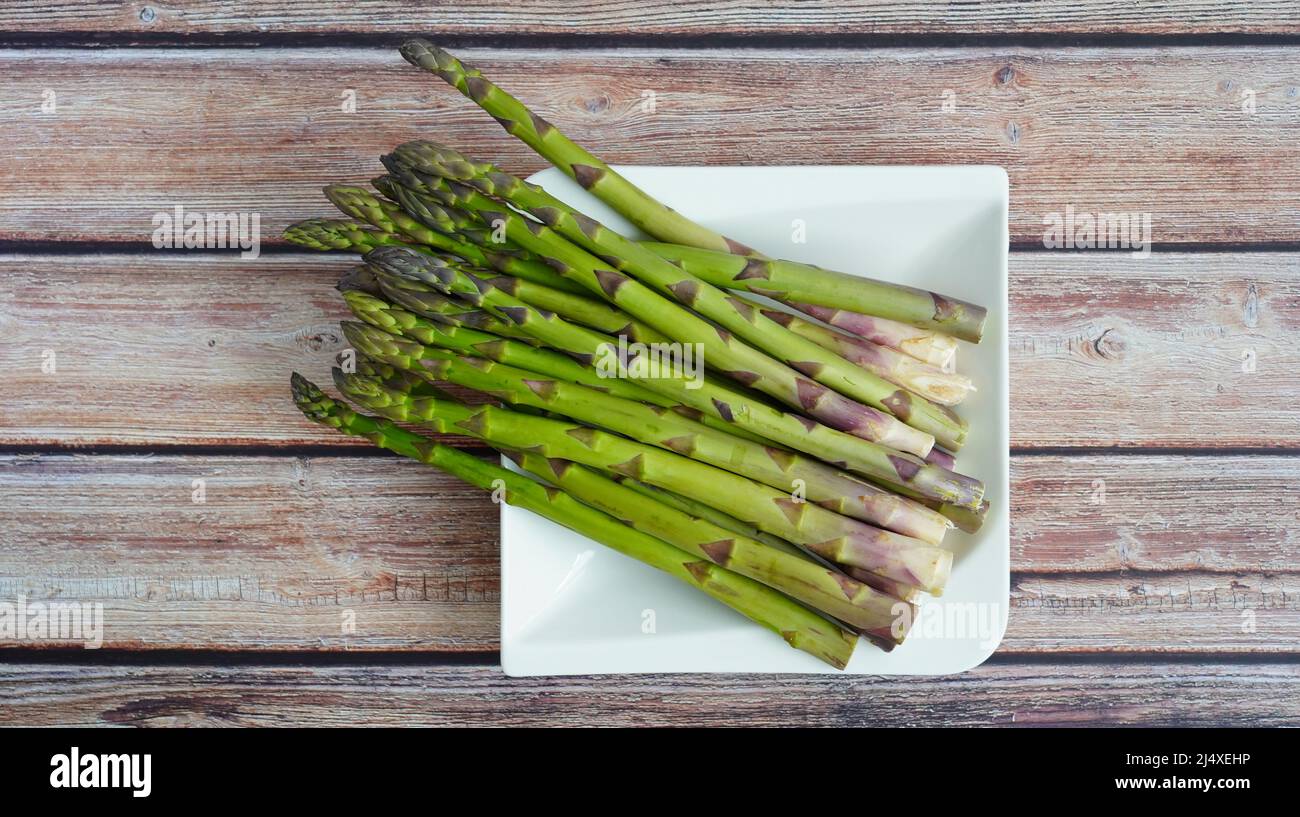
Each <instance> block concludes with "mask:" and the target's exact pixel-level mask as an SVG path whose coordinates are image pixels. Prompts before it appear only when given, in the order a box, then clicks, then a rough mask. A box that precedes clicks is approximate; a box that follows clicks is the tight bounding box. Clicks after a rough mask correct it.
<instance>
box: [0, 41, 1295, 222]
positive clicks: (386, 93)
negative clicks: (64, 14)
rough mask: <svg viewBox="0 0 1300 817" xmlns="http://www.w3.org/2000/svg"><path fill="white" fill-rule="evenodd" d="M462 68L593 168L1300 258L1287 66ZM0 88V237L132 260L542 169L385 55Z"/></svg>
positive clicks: (1024, 52) (1281, 50) (577, 64)
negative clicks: (822, 177) (674, 167)
mask: <svg viewBox="0 0 1300 817" xmlns="http://www.w3.org/2000/svg"><path fill="white" fill-rule="evenodd" d="M464 56H465V57H466V58H467V59H471V60H473V61H475V62H477V63H479V64H481V66H482V67H483V68H484V69H485V70H487V71H489V72H490V73H491V75H492V76H493V77H496V78H498V79H499V81H500V82H501V83H502V84H503V85H505V86H506V87H508V88H509V89H511V90H513V91H514V92H515V93H517V94H518V95H519V96H520V97H521V98H523V99H524V100H526V101H528V102H529V103H531V104H533V105H534V106H535V107H536V109H537V110H538V112H539V113H541V114H542V115H544V116H546V117H548V118H549V119H551V120H553V121H554V122H556V123H557V124H559V125H560V126H561V127H563V128H565V129H566V130H568V131H569V132H570V133H571V135H573V136H574V137H575V138H576V139H578V140H579V141H581V142H584V143H585V144H588V145H589V146H590V147H592V148H593V149H595V150H596V151H598V152H600V153H601V154H603V155H604V156H605V158H607V159H608V160H610V161H613V162H623V163H642V164H715V165H716V164H736V165H744V164H789V163H791V162H794V163H809V164H952V163H958V164H994V165H1003V166H1005V167H1006V168H1007V169H1008V171H1009V173H1010V176H1011V190H1012V201H1011V236H1012V239H1013V240H1015V241H1024V242H1040V241H1041V240H1042V237H1043V233H1044V226H1043V222H1044V217H1045V216H1048V215H1049V214H1052V213H1064V212H1065V211H1066V208H1067V207H1069V206H1072V207H1074V208H1075V210H1076V211H1078V212H1080V213H1083V212H1088V213H1098V212H1124V213H1128V212H1134V213H1146V214H1149V215H1150V218H1151V227H1152V236H1153V240H1154V241H1155V242H1156V243H1157V244H1159V243H1170V242H1227V243H1233V244H1237V243H1241V242H1256V241H1273V242H1278V241H1300V196H1297V195H1296V188H1295V179H1296V178H1297V177H1300V173H1298V172H1297V171H1300V141H1297V140H1296V139H1295V138H1294V131H1295V127H1296V123H1297V121H1300V90H1298V87H1300V86H1298V85H1297V83H1300V75H1297V74H1296V71H1295V65H1296V60H1295V52H1294V49H1292V48H1288V47H1284V46H1260V47H1253V48H1250V49H1237V48H1210V47H1207V48H1157V49H1142V50H1133V49H1106V48H1079V49H1061V50H1054V51H1044V50H1038V49H1032V48H1014V47H1007V48H967V49H951V50H948V49H944V50H937V51H936V50H912V49H886V50H883V51H882V50H811V51H786V50H761V49H756V50H736V51H726V52H724V51H711V50H705V51H699V50H677V51H672V52H664V51H662V50H659V49H654V50H650V49H628V50H594V51H587V50H579V51H571V50H563V51H557V50H540V49H537V50H534V49H518V50H481V49H468V50H466V51H465V52H464ZM794 66H797V69H798V70H793V67H794ZM0 73H3V74H4V75H6V76H7V77H10V78H11V80H10V82H9V94H8V97H9V98H10V99H11V100H14V103H13V104H11V105H8V106H6V107H5V108H4V109H3V110H0V126H3V127H4V129H5V133H6V135H7V147H8V149H7V150H6V151H5V152H4V154H3V156H0V196H2V197H3V198H4V200H5V202H6V203H7V206H6V209H5V210H4V211H3V215H2V216H0V219H2V220H0V239H16V240H111V241H131V242H143V241H148V240H149V237H150V235H151V233H152V232H153V222H152V218H153V216H154V214H155V213H157V212H159V211H165V212H170V211H171V209H172V208H173V207H174V206H175V205H178V204H179V205H183V206H185V207H186V208H189V209H191V210H199V211H215V212H229V211H252V212H257V213H259V214H260V216H261V219H262V227H263V229H264V230H265V235H268V236H270V235H275V234H277V233H278V229H279V228H280V227H282V226H283V225H284V224H285V223H286V222H288V221H290V220H293V219H295V218H300V217H303V216H305V215H310V214H313V213H318V212H321V211H322V206H321V201H320V197H319V194H318V192H317V191H318V189H319V187H320V186H321V185H322V184H324V183H326V182H329V181H360V180H364V179H366V178H368V177H370V176H372V175H374V174H375V173H376V172H377V171H378V170H379V164H378V163H377V160H376V157H377V156H378V155H379V154H380V153H381V152H383V151H386V150H388V149H390V148H391V147H392V146H393V145H395V144H397V143H399V142H401V141H405V140H407V139H411V138H415V137H430V136H433V137H436V138H439V139H441V140H443V141H446V142H448V143H451V144H455V145H463V146H470V147H472V148H473V150H474V152H475V153H476V154H477V155H478V156H479V157H480V158H485V159H495V160H498V161H500V162H501V163H502V164H503V165H504V166H505V167H506V168H507V169H510V170H512V171H520V172H528V171H532V170H536V169H538V168H539V167H541V166H542V163H541V161H540V160H539V159H538V158H537V157H536V156H534V155H533V154H531V152H529V151H528V149H527V148H525V147H524V146H523V145H522V144H520V143H518V142H516V141H515V140H513V139H512V138H510V137H509V136H507V135H506V134H504V133H503V132H502V131H501V130H500V129H499V128H497V126H496V125H495V123H493V122H492V121H491V120H490V119H489V118H487V117H486V116H485V115H484V114H483V113H482V112H481V111H479V110H478V109H477V108H476V107H475V106H474V105H473V104H472V103H470V102H468V101H467V100H465V99H463V98H461V97H460V96H459V95H458V94H456V93H455V92H454V91H452V90H451V89H449V88H447V87H446V86H444V85H443V84H442V83H441V82H440V81H439V80H437V79H435V78H433V77H429V76H427V75H423V74H421V73H419V72H417V71H415V70H414V69H412V68H410V67H409V66H407V65H406V63H405V62H403V61H402V60H401V59H400V58H399V57H398V56H397V55H396V53H394V51H393V50H391V49H373V50H371V49H340V48H320V49H287V50H286V49H267V48H259V49H252V50H235V49H232V50H221V49H179V50H173V49H147V50H136V49H110V50H105V51H93V50H92V51H85V50H58V49H54V50H12V51H6V52H4V53H3V54H0ZM160 76H165V77H166V78H167V81H166V82H159V81H158V77H160ZM349 91H354V92H355V94H356V111H355V113H345V112H343V110H344V107H345V104H346V100H345V95H346V94H347V93H348V92H349ZM647 91H652V92H653V93H654V97H653V100H654V105H653V106H650V105H647V104H646V100H647V99H648V97H647V96H646V95H645V92H647ZM47 92H53V94H54V96H53V97H50V96H49V95H48V93H47ZM50 99H53V100H54V102H55V103H56V105H57V107H56V109H55V110H54V111H53V112H49V113H46V112H44V111H43V108H42V105H43V103H46V102H48V101H49V100H50ZM22 100H27V102H26V103H22V102H21V101H22ZM949 103H950V104H949ZM1248 103H1249V104H1248ZM651 109H652V110H651ZM946 110H947V111H948V112H945V111H946ZM160 146H161V147H162V148H165V149H164V150H160ZM1081 156H1083V157H1086V159H1087V161H1086V169H1085V170H1082V171H1079V172H1067V171H1066V170H1065V169H1066V168H1069V167H1077V166H1078V162H1079V157H1081ZM37 182H39V183H37ZM670 203H671V204H676V205H679V206H681V208H682V209H683V210H685V211H687V212H689V210H690V202H689V201H682V202H670Z"/></svg>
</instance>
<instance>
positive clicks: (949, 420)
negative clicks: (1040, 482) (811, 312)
mask: <svg viewBox="0 0 1300 817" xmlns="http://www.w3.org/2000/svg"><path fill="white" fill-rule="evenodd" d="M391 155H392V157H393V158H394V161H395V162H397V163H400V164H402V165H404V166H405V167H407V168H409V169H411V170H413V171H415V172H417V173H423V174H426V175H431V176H436V177H439V178H442V179H445V180H447V181H448V182H452V183H453V184H452V185H449V187H450V189H451V191H452V192H455V191H457V190H459V189H465V188H464V187H458V186H457V184H456V183H459V184H460V185H462V186H463V185H468V188H470V189H472V190H473V191H477V194H482V195H485V196H490V197H494V198H497V199H500V200H502V201H505V202H508V203H510V204H512V205H514V206H516V207H519V208H521V209H523V210H526V211H528V212H530V213H532V214H533V215H534V216H536V217H537V218H538V219H540V220H541V221H542V222H543V223H545V224H546V225H547V226H548V227H550V228H551V229H552V230H554V231H555V233H557V234H558V235H559V236H562V237H563V238H565V239H568V240H569V241H571V242H573V243H574V244H575V245H578V246H580V247H583V248H585V249H586V250H587V251H588V252H590V253H593V254H594V255H596V256H598V257H599V258H600V260H602V261H604V262H605V264H606V265H608V266H610V267H613V270H616V271H618V272H621V273H625V274H626V275H622V276H618V277H617V278H615V279H613V281H612V286H611V283H608V282H607V283H605V284H604V286H603V290H604V292H605V293H606V296H607V297H610V298H611V299H613V298H615V297H616V296H615V294H614V293H613V292H611V288H613V289H620V290H621V289H625V288H626V285H627V283H630V282H632V281H640V282H641V283H643V284H645V285H647V286H648V287H651V288H652V290H653V291H655V292H658V294H659V295H661V296H665V297H667V298H673V299H676V300H677V301H679V302H681V303H682V304H684V305H686V306H688V307H690V308H691V309H693V310H695V311H696V312H698V313H700V315H702V316H704V317H705V318H707V319H709V320H711V321H714V322H716V323H717V324H719V325H720V326H722V327H723V328H724V329H726V330H727V331H728V332H733V333H735V335H736V336H737V337H739V338H742V339H744V340H745V341H747V342H748V343H749V344H750V345H752V346H754V347H756V348H757V349H761V350H763V351H765V352H767V353H768V354H770V355H772V356H773V357H774V358H775V359H776V360H779V361H784V362H786V363H788V364H789V365H790V366H791V367H792V368H794V369H797V370H798V371H800V372H802V373H804V374H805V375H807V376H808V377H811V378H812V379H813V380H815V381H817V382H819V383H821V384H822V385H823V386H826V387H828V388H831V389H834V390H835V391H836V392H838V393H839V394H842V395H844V396H845V397H849V398H852V399H853V400H856V401H858V402H859V403H864V404H866V405H869V406H872V407H874V408H876V409H878V410H880V411H883V412H886V413H887V414H890V415H893V416H895V417H897V418H898V419H899V420H901V421H902V422H904V423H907V424H908V425H910V426H912V427H913V428H915V429H918V430H920V431H922V432H924V433H926V434H928V435H931V436H932V437H934V439H935V440H937V441H938V442H939V443H940V444H941V445H944V446H945V447H948V448H952V449H954V450H956V449H958V448H960V447H961V445H962V443H963V442H964V441H965V436H966V424H965V423H964V422H963V421H962V420H961V418H959V417H958V416H956V415H955V414H953V413H952V412H951V411H949V410H947V409H946V408H944V407H943V406H939V405H936V404H934V403H931V402H930V401H928V400H926V399H924V398H922V397H919V396H918V395H915V394H912V393H910V392H907V391H906V390H903V389H899V388H898V387H897V386H895V385H894V384H892V383H890V382H888V381H887V380H884V379H882V378H880V377H878V376H876V375H875V374H873V373H871V372H869V371H865V370H863V369H862V368H861V367H859V366H857V365H854V364H853V363H850V362H849V361H847V360H845V359H844V358H843V357H841V356H840V355H838V354H836V353H834V352H832V351H830V350H828V349H825V348H823V347H822V346H819V345H818V344H816V343H814V342H812V341H810V340H808V339H807V338H804V337H801V336H800V335H798V334H796V333H794V332H792V331H790V330H788V329H786V328H785V327H783V326H782V325H781V324H779V323H777V322H775V321H773V320H771V319H770V318H769V317H768V316H766V315H765V314H763V312H762V311H761V310H759V309H756V308H755V307H754V306H753V305H752V304H749V303H746V302H743V301H741V300H739V299H737V298H735V297H733V296H732V295H730V294H728V293H727V292H725V291H723V290H722V289H719V288H717V287H715V286H712V285H711V284H710V283H708V282H707V281H704V280H702V279H700V278H698V277H696V276H694V275H692V274H691V272H690V271H689V270H687V269H683V267H681V266H678V265H676V264H673V263H671V262H670V261H668V260H666V259H664V258H662V257H660V256H659V255H656V254H655V253H653V252H651V251H650V250H649V249H647V248H646V247H644V246H642V245H640V244H638V243H636V242H635V241H631V240H629V239H627V238H624V237H623V236H622V235H620V234H619V233H618V232H617V231H615V230H611V229H609V228H607V227H605V226H604V225H602V224H601V223H599V222H597V221H595V220H594V219H591V218H589V217H587V216H585V215H583V214H582V213H580V212H578V211H577V210H575V209H573V208H572V207H570V206H569V205H567V204H565V203H564V202H562V201H560V200H559V199H557V198H555V197H554V196H552V195H550V194H549V193H547V192H546V191H545V190H543V189H542V188H540V187H538V186H536V185H533V184H528V183H527V182H524V181H522V180H520V179H518V178H515V177H514V176H511V175H510V174H508V173H503V172H501V171H500V170H499V169H498V168H496V167H495V166H494V165H491V164H487V163H479V162H472V161H470V160H468V159H466V158H465V157H464V156H462V155H461V154H459V153H457V152H456V151H454V150H451V149H450V148H446V147H442V146H439V145H435V144H433V143H431V142H407V143H406V144H403V145H399V146H398V147H397V148H395V149H394V150H393V153H392V154H391ZM472 195H473V194H471V196H472ZM471 209H472V208H471ZM736 257H737V258H740V256H736ZM606 273H607V275H610V274H615V273H614V272H613V271H610V270H606ZM628 276H631V277H628ZM596 291H597V292H599V291H600V290H596ZM661 300H662V299H661ZM636 305H637V304H636V301H635V299H629V300H628V303H627V305H626V307H625V308H626V309H627V310H628V311H629V312H631V313H632V314H633V315H637V316H638V317H641V318H642V319H644V320H647V321H649V320H651V319H650V316H649V314H639V313H638V312H637V311H636V309H635V308H634V307H635V306H636ZM663 328H664V330H665V332H666V333H667V334H670V335H671V334H673V332H672V330H670V329H668V328H667V327H663ZM698 336H699V335H698V334H695V335H676V336H675V337H677V338H678V339H679V340H687V339H691V338H696V337H698ZM908 450H910V449H908ZM927 450H928V449H927ZM913 453H918V454H921V455H924V453H925V452H924V451H919V452H913Z"/></svg>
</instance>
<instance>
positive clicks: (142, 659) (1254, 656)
mask: <svg viewBox="0 0 1300 817" xmlns="http://www.w3.org/2000/svg"><path fill="white" fill-rule="evenodd" d="M500 656H501V653H500V652H499V651H497V650H482V651H472V650H466V651H456V652H452V651H446V652H444V651H438V650H412V651H403V652H367V651H364V650H334V651H328V652H323V651H313V650H302V651H279V650H275V651H272V650H256V649H253V650H248V649H240V650H213V649H194V650H191V649H161V650H133V649H132V650H127V649H99V650H86V649H80V648H66V647H55V648H44V649H43V648H40V647H0V676H2V675H3V666H4V664H6V663H23V664H50V665H84V666H128V667H165V666H182V667H206V666H213V667H293V666H316V667H336V666H337V667H356V666H360V667H367V666H374V667H405V666H415V667H443V666H455V667H489V668H496V667H499V666H500V664H501V661H500ZM1205 664H1238V665H1250V664H1270V665H1286V666H1290V665H1295V664H1300V653H1236V652H1227V653H1214V652H1187V653H1179V652H1172V653H1163V652H1162V653H1154V652H1151V653H1124V652H1111V653H1107V652H1084V653H1004V652H997V653H994V654H993V655H991V656H989V657H988V659H986V660H985V661H984V663H983V664H981V665H980V666H1035V665H1040V666H1041V665H1074V666H1159V665H1174V666H1177V665H1186V666H1197V665H1205ZM793 674H795V675H798V674H799V673H793ZM581 677H593V676H581ZM625 677H627V676H625ZM631 677H638V676H631ZM641 677H644V676H641ZM832 677H834V676H832ZM938 677H944V676H938Z"/></svg>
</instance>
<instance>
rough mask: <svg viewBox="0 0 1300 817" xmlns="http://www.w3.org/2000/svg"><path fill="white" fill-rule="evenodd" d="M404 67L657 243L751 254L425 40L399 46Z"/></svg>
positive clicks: (750, 251)
mask: <svg viewBox="0 0 1300 817" xmlns="http://www.w3.org/2000/svg"><path fill="white" fill-rule="evenodd" d="M401 50H402V56H403V57H404V58H405V59H406V61H407V62H409V63H411V64H412V65H414V66H417V67H419V68H423V69H424V70H426V71H429V72H432V73H434V74H437V75H438V76H440V77H442V79H444V80H446V81H447V83H448V84H450V85H451V86H452V87H454V88H455V89H456V90H458V91H460V92H461V93H462V94H464V95H465V96H466V97H468V98H469V99H471V100H473V101H474V102H475V103H477V104H478V105H479V107H481V108H483V110H485V111H487V112H488V113H489V114H491V115H492V118H493V119H495V120H497V122H499V123H500V124H501V126H502V127H503V128H505V129H506V132H507V133H509V134H510V135H512V136H514V137H516V138H518V139H519V140H520V141H522V142H523V143H524V144H526V145H528V146H529V147H530V148H532V149H533V150H535V151H537V153H539V154H540V155H541V156H542V157H543V158H544V159H546V160H547V161H548V162H550V163H551V164H553V165H555V166H556V167H558V168H559V169H560V170H562V171H564V173H565V174H567V175H568V176H569V177H571V178H572V179H574V180H575V181H577V182H578V184H580V185H582V186H583V187H584V188H586V189H587V190H588V191H590V192H591V194H592V195H594V196H596V197H597V198H598V199H600V200H601V201H603V202H605V203H606V204H608V205H609V206H610V207H613V208H614V209H615V210H617V211H618V212H619V213H621V214H623V216H625V217H626V218H627V219H628V220H629V221H631V222H632V223H633V224H635V225H637V226H638V227H640V228H641V229H643V230H645V231H646V232H647V233H649V234H650V235H653V236H656V237H657V238H659V239H661V240H663V241H675V242H678V243H681V244H690V245H692V246H697V247H709V248H710V249H715V250H720V251H723V252H739V253H747V254H748V253H753V252H754V251H753V250H752V249H750V248H749V247H746V246H745V245H744V244H741V243H739V242H736V241H733V240H731V239H729V238H727V237H725V236H722V235H719V234H718V233H715V232H713V231H712V230H709V229H707V228H705V227H702V226H700V225H699V224H696V223H695V222H693V221H691V220H690V219H688V218H686V217H685V216H683V215H682V214H681V213H678V212H677V211H676V210H673V209H672V208H671V207H668V206H667V205H665V204H663V203H661V202H659V201H658V200H656V199H655V198H653V197H652V196H650V194H648V193H646V192H645V191H644V190H642V189H641V188H639V187H637V186H636V185H634V184H632V183H631V182H630V181H628V180H627V179H625V178H624V177H623V176H621V175H619V173H618V172H617V171H616V170H614V169H613V168H612V167H610V166H609V165H607V164H605V163H604V162H603V161H601V159H600V158H599V157H597V156H594V155H592V154H591V153H588V152H587V151H586V150H584V149H583V148H582V147H581V146H579V145H578V144H576V143H575V142H573V141H572V140H570V139H569V137H567V136H565V135H564V134H563V133H561V132H560V131H559V129H558V128H556V127H555V126H554V125H552V124H551V123H550V122H547V121H546V120H545V119H542V118H541V117H540V116H538V115H537V114H535V113H533V112H532V111H530V110H529V109H528V108H526V107H525V106H524V104H523V103H522V102H520V101H519V100H517V99H515V98H514V97H513V96H511V95H510V94H508V93H506V92H505V91H503V90H501V89H500V88H498V87H497V86H496V85H494V84H492V82H491V81H489V80H488V79H487V78H486V77H484V76H483V75H482V74H481V73H480V72H479V71H478V69H476V68H471V67H469V66H466V65H465V64H463V63H462V62H461V61H460V60H458V59H456V58H455V57H453V56H452V55H451V54H448V53H447V52H446V51H443V50H442V49H441V48H438V47H436V46H434V45H432V44H431V43H429V42H427V41H426V40H420V39H415V40H410V41H408V42H407V43H405V44H403V45H402V49H401Z"/></svg>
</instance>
